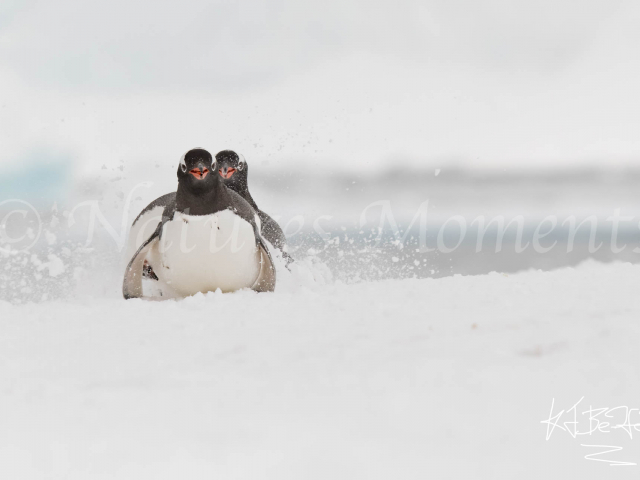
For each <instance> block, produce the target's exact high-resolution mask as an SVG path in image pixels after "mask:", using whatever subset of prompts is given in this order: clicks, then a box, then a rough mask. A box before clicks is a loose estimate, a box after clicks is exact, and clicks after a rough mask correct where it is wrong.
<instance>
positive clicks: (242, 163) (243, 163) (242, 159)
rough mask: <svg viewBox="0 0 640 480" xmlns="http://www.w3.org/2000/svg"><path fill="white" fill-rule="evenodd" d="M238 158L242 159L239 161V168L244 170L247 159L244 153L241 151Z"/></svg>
mask: <svg viewBox="0 0 640 480" xmlns="http://www.w3.org/2000/svg"><path fill="white" fill-rule="evenodd" d="M238 158H240V161H239V162H238V170H243V169H244V166H245V164H246V163H247V161H246V160H245V159H244V155H242V154H241V153H239V154H238Z"/></svg>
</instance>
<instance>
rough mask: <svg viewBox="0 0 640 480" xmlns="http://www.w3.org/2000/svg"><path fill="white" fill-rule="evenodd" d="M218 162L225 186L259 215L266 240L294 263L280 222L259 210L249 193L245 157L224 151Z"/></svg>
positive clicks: (230, 151) (218, 156)
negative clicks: (288, 251) (238, 195)
mask: <svg viewBox="0 0 640 480" xmlns="http://www.w3.org/2000/svg"><path fill="white" fill-rule="evenodd" d="M216 161H217V163H218V172H219V173H220V176H221V177H222V179H223V181H224V184H225V185H226V186H227V187H228V188H230V189H231V190H233V191H234V192H237V193H238V194H240V196H241V197H242V198H244V199H245V200H246V201H247V202H249V205H251V206H252V207H253V209H254V210H255V211H256V212H257V213H258V216H259V217H260V222H261V223H262V231H261V233H262V236H263V237H264V238H265V240H267V241H268V242H269V243H271V245H273V246H274V247H276V248H277V249H278V250H280V251H281V252H282V256H283V257H284V258H285V259H286V260H287V264H289V263H290V262H292V261H293V259H292V258H291V256H290V255H289V254H288V253H287V252H286V250H287V240H286V238H285V236H284V232H283V231H282V228H280V225H278V222H276V221H275V220H274V219H273V218H271V217H270V216H269V215H267V214H266V213H264V212H263V211H262V210H260V209H259V208H258V205H256V202H255V201H254V200H253V197H252V196H251V194H250V193H249V183H248V176H249V166H248V165H247V161H246V160H245V159H244V156H242V155H239V154H237V153H236V152H234V151H233V150H222V151H221V152H218V154H217V155H216Z"/></svg>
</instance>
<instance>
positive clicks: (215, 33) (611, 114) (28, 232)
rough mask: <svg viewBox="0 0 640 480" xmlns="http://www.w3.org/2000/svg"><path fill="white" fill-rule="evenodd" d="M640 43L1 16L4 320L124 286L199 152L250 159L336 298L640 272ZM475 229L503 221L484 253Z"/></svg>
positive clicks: (624, 24) (301, 19)
mask: <svg viewBox="0 0 640 480" xmlns="http://www.w3.org/2000/svg"><path fill="white" fill-rule="evenodd" d="M639 22H640V4H638V3H637V2H633V1H615V0H614V1H612V0H607V1H605V0H583V1H581V2H577V1H569V0H555V1H550V0H542V1H538V2H530V1H529V2H525V1H520V0H515V1H514V0H509V1H506V0H504V1H481V2H471V1H460V0H453V1H449V2H435V1H420V2H417V1H405V0H399V1H395V2H375V3H371V2H364V1H356V0H348V1H344V0H341V1H323V2H304V3H300V2H295V1H293V0H285V1H271V2H266V1H262V0H251V1H240V2H228V1H213V2H212V1H201V2H200V1H181V2H162V1H160V2H154V3H150V2H142V1H126V2H125V1H119V0H117V1H113V0H110V1H108V2H107V1H95V2H80V1H68V0H59V1H57V2H44V1H38V0H33V1H20V0H4V1H3V2H2V3H0V92H1V93H0V145H1V146H2V148H1V149H0V213H2V218H3V221H2V225H0V234H1V235H0V244H1V245H0V247H2V250H0V253H1V255H2V256H1V257H0V261H2V262H3V263H4V265H0V272H1V273H0V299H9V300H15V301H22V299H24V298H36V299H40V298H43V297H44V298H47V297H49V296H51V295H53V296H55V295H58V294H59V290H60V289H64V288H66V285H69V284H70V283H73V282H76V283H77V282H78V279H80V278H85V277H82V275H83V274H82V272H85V273H84V274H85V275H86V272H87V271H89V272H94V275H97V276H100V277H104V274H103V273H98V274H96V273H95V272H104V271H105V270H106V269H108V268H114V273H113V279H116V278H117V277H118V275H120V273H118V272H119V270H118V269H117V268H115V267H113V265H114V264H115V263H116V262H115V260H114V259H116V258H118V255H119V254H120V246H121V240H122V238H124V237H126V228H127V226H128V225H129V224H130V223H131V221H132V220H133V218H135V215H137V213H138V212H139V211H140V210H141V209H142V208H143V207H144V206H145V205H146V204H147V203H149V202H150V201H151V200H153V199H154V198H156V197H157V196H159V195H161V194H164V193H167V192H168V191H171V190H173V189H175V186H176V177H175V171H176V168H177V164H178V160H179V158H180V156H181V155H182V154H183V153H184V152H185V151H186V150H188V149H189V148H192V147H196V146H200V147H203V148H206V149H208V150H210V151H211V152H212V153H215V152H217V151H219V150H222V149H233V150H236V151H238V152H240V153H242V154H243V155H244V156H245V157H246V159H247V161H248V163H249V166H250V187H251V191H252V193H253V196H254V198H255V200H256V202H257V203H258V205H259V206H260V208H261V209H263V210H265V211H266V212H268V213H269V214H271V215H272V216H274V217H275V218H277V219H278V220H279V221H280V223H281V224H282V225H283V227H285V232H286V233H287V235H288V236H289V238H290V243H291V247H292V249H294V257H297V258H301V257H304V256H309V255H311V256H315V257H317V258H318V261H322V262H326V263H327V264H329V266H330V267H331V268H332V269H333V271H334V273H335V275H336V276H337V277H338V278H340V279H343V280H344V281H358V280H368V279H377V278H389V277H394V278H395V277H398V278H399V277H406V276H421V277H423V276H445V275H451V274H457V273H460V274H481V273H487V272H489V271H493V270H497V271H501V272H507V273H508V272H515V271H519V270H524V269H529V268H543V269H552V268H558V267H561V266H565V265H575V264H576V263H578V262H581V261H583V260H585V259H587V258H591V257H593V258H595V259H596V260H599V261H613V260H624V261H633V262H636V261H638V259H639V258H640V249H638V246H639V245H640V243H639V239H640V227H639V222H640V215H639V214H640V211H639V206H638V205H639V200H640V193H638V188H637V185H638V181H640V137H639V136H638V131H639V127H640V94H638V85H640V30H638V28H637V26H638V24H639ZM143 182H147V183H146V185H144V186H141V185H140V184H141V183H143ZM136 186H137V187H136ZM16 202H18V203H16ZM20 202H26V203H28V206H26V205H25V204H24V203H20ZM83 202H85V203H83ZM425 202H428V205H427V210H428V214H427V215H426V218H425V219H424V220H422V217H420V212H423V211H424V210H421V208H423V209H424V208H425V207H424V205H425ZM79 205H80V206H79ZM76 207H77V209H76V210H75V213H74V214H73V215H71V216H70V214H71V212H74V208H76ZM16 209H17V210H16ZM16 211H17V212H18V213H15V212H16ZM11 212H14V213H13V214H11V215H9V214H10V213H11ZM616 212H617V213H616ZM389 214H391V215H389ZM416 214H418V217H416ZM616 215H617V216H618V217H620V218H622V220H621V221H620V223H619V229H617V227H615V225H614V224H615V220H613V219H612V218H613V217H614V216H616ZM480 216H483V217H484V218H485V220H486V222H489V221H490V220H491V219H495V218H498V217H500V218H503V219H504V221H505V222H506V223H507V224H508V222H510V221H511V220H513V219H518V220H517V221H516V223H513V224H511V225H512V227H508V228H506V229H504V231H503V232H502V233H503V235H502V240H501V241H499V238H500V236H501V235H500V231H499V222H495V223H493V224H491V226H490V228H489V229H488V230H487V233H486V236H485V237H484V240H483V244H482V248H480V249H479V248H478V233H477V225H478V223H477V222H476V223H475V224H473V222H474V220H477V219H478V218H479V217H480ZM548 216H554V217H555V218H556V224H555V225H554V224H553V222H552V221H549V222H548V224H547V226H545V227H544V228H543V231H545V232H546V231H547V230H548V233H547V235H546V237H545V238H544V240H543V241H541V244H542V246H543V248H542V249H538V250H539V251H535V249H533V248H532V247H529V248H527V249H524V250H523V251H519V250H520V249H519V248H518V242H519V241H520V242H521V243H525V244H526V243H528V242H532V241H533V236H534V235H535V232H536V228H539V227H540V225H541V222H542V220H543V219H545V217H548ZM413 219H415V222H414V223H413V224H412V220H413ZM451 219H453V220H451ZM571 219H573V220H571ZM585 219H589V220H588V221H589V222H592V223H588V224H583V225H586V226H584V227H583V228H579V229H578V230H577V231H575V232H573V234H574V235H573V237H574V238H573V241H572V240H571V235H572V233H571V231H570V226H571V221H575V222H576V223H575V224H576V225H579V224H580V222H583V221H585ZM421 221H422V222H423V223H422V224H421ZM92 222H93V223H92ZM461 222H464V226H463V225H462V223H461ZM518 222H521V223H518ZM567 222H568V223H567ZM472 225H475V226H472ZM518 225H522V228H520V229H519V230H518ZM591 225H595V227H593V228H591V227H590V226H591ZM89 230H91V231H92V232H94V233H93V236H92V237H91V238H88V233H87V232H88V231H89ZM422 231H424V233H423V234H422V240H421V233H422ZM518 231H520V232H521V234H520V235H519V234H518ZM613 231H616V235H617V238H614V239H612V233H613ZM407 232H408V233H407ZM519 236H520V237H521V238H518V237H519ZM592 237H594V238H592ZM17 239H20V240H19V241H18V240H17ZM439 241H440V244H439V243H438V242H439ZM31 242H33V245H32V246H31V245H29V248H28V249H25V248H23V247H24V246H25V245H27V244H30V243H31ZM590 242H591V243H594V242H595V244H596V245H601V248H599V249H594V248H591V247H590ZM498 244H500V248H498V247H499V245H498ZM443 245H444V246H445V248H441V247H442V246H443ZM550 246H553V248H551V249H550V250H548V251H544V252H541V251H540V250H546V249H547V247H550ZM452 247H456V248H452ZM634 249H638V252H634ZM496 250H498V251H496ZM95 280H96V279H95V278H93V281H95ZM114 281H115V280H114ZM65 282H66V283H65ZM85 283H86V282H85ZM89 283H91V282H89ZM108 283H109V282H108ZM111 283H113V282H111ZM111 283H109V285H111ZM115 283H116V284H118V283H119V280H117V281H115ZM104 288H105V289H109V288H111V286H109V287H106V286H104ZM116 290H117V288H116ZM109 291H111V290H109Z"/></svg>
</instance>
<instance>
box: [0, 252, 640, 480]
mask: <svg viewBox="0 0 640 480" xmlns="http://www.w3.org/2000/svg"><path fill="white" fill-rule="evenodd" d="M52 268H53V270H54V271H55V265H54V264H52V267H50V270H51V269H52ZM299 268H300V270H301V271H299V272H294V273H292V274H290V276H289V277H288V278H284V277H283V278H282V282H281V284H280V288H278V289H277V291H276V292H274V293H269V294H256V293H254V292H251V291H240V292H236V293H233V294H221V293H210V294H207V295H202V294H199V295H196V296H194V297H190V298H187V299H184V300H179V301H176V300H169V301H164V302H151V301H144V300H132V301H124V300H122V299H120V298H118V297H117V295H111V294H109V295H78V296H77V298H71V299H66V300H55V301H48V302H41V303H28V304H22V305H16V304H10V303H8V302H0V331H2V335H1V336H0V352H2V353H1V355H0V378H1V379H2V383H1V384H0V426H1V428H0V458H1V459H2V461H1V462H0V472H2V478H10V479H12V480H14V479H49V478H51V479H59V478H65V479H82V480H84V479H87V478H91V479H107V478H109V479H111V478H117V479H136V480H137V479H147V478H148V479H154V480H157V479H176V478H184V479H205V478H206V479H212V478H221V479H230V478H234V479H252V480H255V479H262V478H265V479H278V480H282V479H327V478H331V479H337V478H344V479H360V478H362V479H378V478H379V479H390V478H396V479H414V478H415V479H425V478H460V479H469V478H488V479H497V478H509V479H515V478H518V479H523V478H599V479H601V478H614V477H618V476H623V477H625V478H626V477H631V476H632V475H633V476H637V475H638V472H639V471H640V470H639V469H640V466H617V467H611V466H609V465H608V464H607V463H604V462H595V461H589V460H586V459H584V458H583V457H584V456H585V455H586V454H588V453H593V452H592V451H590V450H589V449H588V448H586V447H581V446H580V444H599V445H619V446H623V447H624V450H623V451H621V452H616V453H615V454H611V455H610V457H611V458H615V459H617V460H621V461H629V462H637V463H640V453H639V452H638V448H637V446H636V447H634V443H633V442H634V441H636V440H630V439H629V438H628V436H626V434H624V433H623V432H622V431H620V430H618V431H615V432H613V433H610V434H607V435H605V434H602V435H601V436H600V437H598V436H597V435H596V434H594V435H593V436H590V437H589V438H587V436H585V437H584V438H577V439H574V438H572V437H571V436H569V435H568V434H567V433H566V432H564V431H559V430H556V431H555V432H554V433H553V435H552V436H551V438H550V439H549V441H546V440H545V435H546V425H544V424H541V423H540V422H541V421H542V420H545V419H547V417H548V415H549V409H550V406H551V401H552V399H553V398H555V404H556V410H559V409H560V408H564V409H568V408H570V407H571V406H572V405H573V404H574V403H575V402H577V401H578V400H579V399H580V398H581V397H585V400H584V406H585V408H584V409H586V408H587V406H588V405H590V404H592V405H594V406H601V407H606V406H608V407H614V406H617V405H629V406H630V407H634V408H637V407H639V406H640V400H639V399H640V388H639V387H638V373H639V369H640V366H639V364H638V362H637V358H638V354H637V338H638V334H639V333H640V327H639V326H638V322H637V319H638V315H639V314H640V303H639V302H638V300H637V295H636V291H637V281H636V279H637V278H638V277H639V275H640V266H634V265H630V264H621V263H619V264H610V265H603V264H599V263H595V262H587V263H585V264H582V265H581V266H579V267H577V268H566V269H562V270H557V271H552V272H541V271H529V272H524V273H519V274H515V275H505V274H500V273H492V274H489V275H483V276H473V277H472V276H468V277H462V276H454V277H447V278H440V279H405V280H385V281H379V282H361V283H356V284H351V285H346V284H343V283H341V282H340V281H338V280H331V279H330V276H329V275H328V274H327V272H324V273H323V272H321V271H320V273H319V274H318V271H319V270H321V268H320V267H319V266H317V265H316V266H314V265H311V264H307V265H305V264H304V263H301V265H300V266H299ZM279 273H280V272H279ZM314 274H315V275H316V277H315V278H313V277H314ZM305 275H306V277H305ZM565 420H568V419H565ZM636 442H637V441H636Z"/></svg>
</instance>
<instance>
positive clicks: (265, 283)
mask: <svg viewBox="0 0 640 480" xmlns="http://www.w3.org/2000/svg"><path fill="white" fill-rule="evenodd" d="M256 242H257V244H258V250H259V251H260V273H259V274H258V278H257V280H256V281H255V283H254V284H253V286H252V287H251V289H252V290H254V291H256V292H273V291H274V290H275V288H276V268H275V266H274V265H273V260H271V254H270V253H269V250H268V249H267V247H266V245H265V244H264V242H263V241H262V237H260V235H259V234H258V233H257V232H256Z"/></svg>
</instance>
